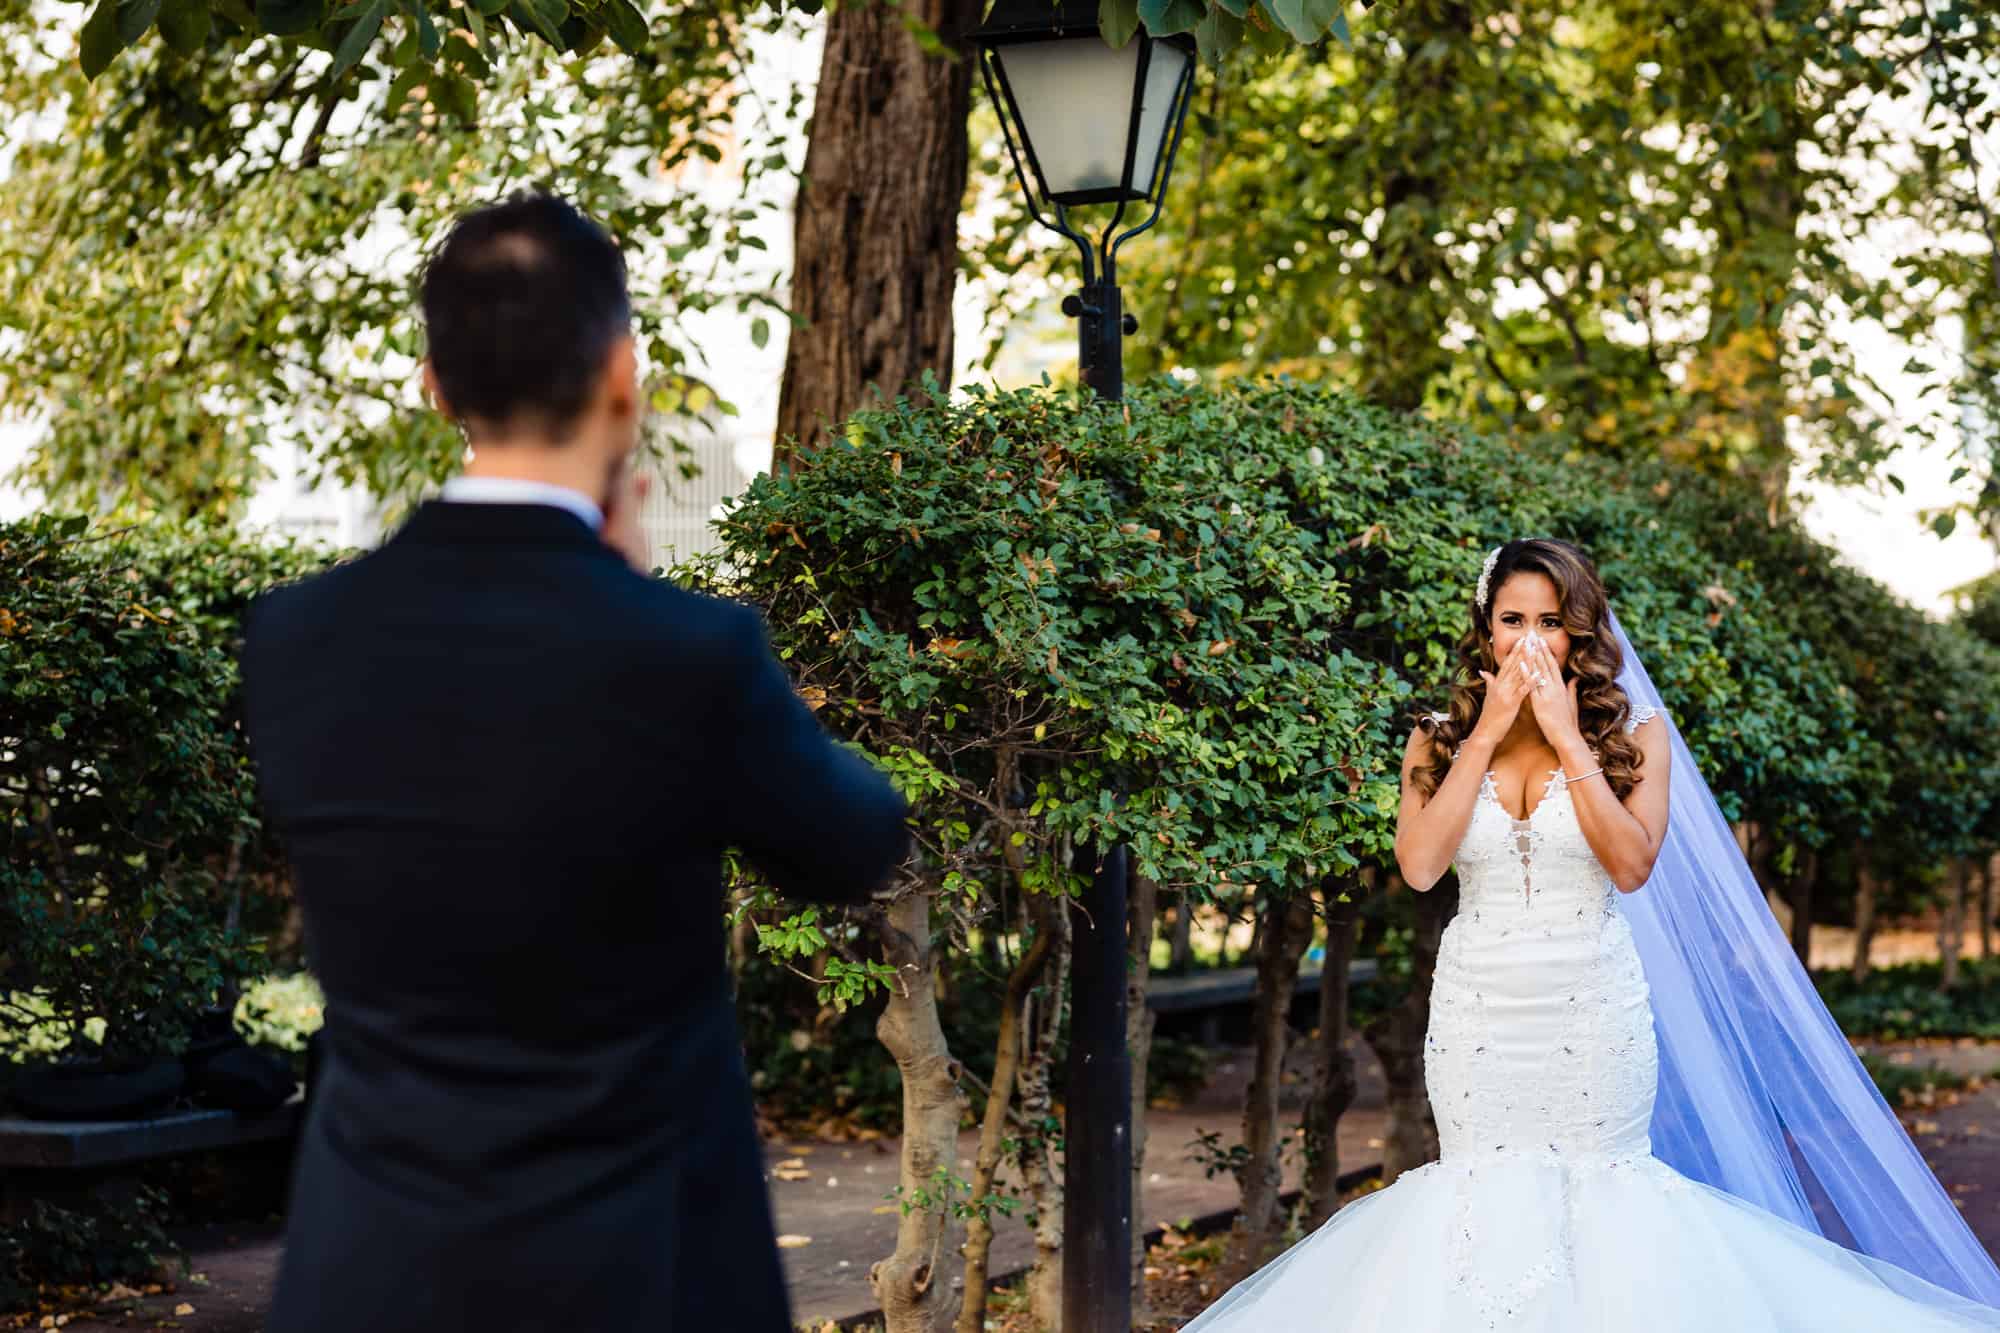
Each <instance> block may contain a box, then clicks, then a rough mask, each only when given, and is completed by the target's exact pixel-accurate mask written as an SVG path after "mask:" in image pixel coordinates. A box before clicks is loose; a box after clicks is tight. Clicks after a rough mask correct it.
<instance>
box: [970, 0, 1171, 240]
mask: <svg viewBox="0 0 2000 1333" xmlns="http://www.w3.org/2000/svg"><path fill="white" fill-rule="evenodd" d="M971 40H972V41H973V42H974V43H975V44H976V45H977V46H978V47H979V53H980V68H981V71H982V73H983V74H984V76H985V79H986V88H987V91H988V93H989V94H990V95H991V96H992V98H993V104H994V107H995V108H996V110H997V111H998V112H999V115H1000V119H1001V124H1002V128H1003V130H1004V131H1005V133H1006V135H1007V139H1008V147H1009V149H1010V150H1012V151H1013V152H1014V156H1015V168H1016V170H1017V171H1019V173H1020V175H1021V178H1022V180H1021V185H1022V188H1023V189H1025V190H1027V191H1028V193H1029V197H1030V198H1031V199H1032V198H1033V197H1034V196H1035V195H1037V194H1039V195H1040V196H1041V198H1042V199H1043V201H1045V202H1046V203H1048V204H1049V205H1051V206H1053V207H1056V208H1059V209H1060V208H1067V207H1072V206H1074V205H1077V204H1107V203H1108V204H1129V203H1139V202H1147V203H1152V204H1153V205H1154V206H1155V207H1157V206H1158V203H1159V198H1160V196H1161V195H1162V194H1164V193H1165V192H1166V186H1167V174H1168V172H1169V171H1170V170H1171V168H1172V147H1173V145H1174V143H1175V142H1176V141H1177V139H1178V137H1179V131H1180V123H1181V119H1182V117H1183V115H1184V114H1185V112H1186V105H1187V96H1188V91H1189V88H1190V87H1191V85H1192V83H1193V78H1194V60H1195V45H1194V40H1193V39H1192V38H1191V37H1188V36H1185V35H1182V36H1175V37H1153V36H1151V35H1149V34H1148V33H1146V32H1145V31H1144V30H1141V31H1140V32H1139V33H1138V34H1137V35H1135V36H1134V37H1133V38H1132V39H1131V40H1130V41H1128V42H1126V43H1125V45H1123V46H1122V47H1113V46H1112V45H1111V44H1110V43H1108V42H1106V41H1105V40H1104V36H1103V33H1102V31H1101V30H1100V28H1099V27H1098V3H1097V0H997V3H995V5H994V6H993V12H992V14H991V15H990V17H989V18H988V19H987V21H986V23H985V25H984V26H983V27H981V28H979V29H978V30H977V31H976V32H974V33H972V34H971ZM1024 159H1025V160H1024Z"/></svg>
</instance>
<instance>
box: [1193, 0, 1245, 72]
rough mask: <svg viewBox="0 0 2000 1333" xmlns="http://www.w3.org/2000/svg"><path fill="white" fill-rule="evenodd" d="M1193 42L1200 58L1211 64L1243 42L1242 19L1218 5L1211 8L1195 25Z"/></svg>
mask: <svg viewBox="0 0 2000 1333" xmlns="http://www.w3.org/2000/svg"><path fill="white" fill-rule="evenodd" d="M1194 42H1195V46H1196V47H1197V48H1198V49H1199V50H1200V52H1201V58H1202V59H1203V60H1206V61H1208V62H1210V63H1211V64H1213V63H1214V62H1215V61H1218V60H1220V59H1222V57H1224V56H1226V55H1228V54H1229V53H1230V52H1231V51H1234V50H1235V49H1236V48H1237V47H1239V46H1241V45H1242V44H1243V20H1242V19H1240V18H1237V17H1236V16H1235V15H1233V14H1229V13H1225V12H1224V11H1223V10H1222V8H1221V7H1220V6H1218V7H1216V8H1214V9H1211V10H1209V11H1208V13H1207V14H1205V15H1203V16H1202V20H1201V22H1200V23H1199V24H1197V25H1196V27H1195V30H1194Z"/></svg>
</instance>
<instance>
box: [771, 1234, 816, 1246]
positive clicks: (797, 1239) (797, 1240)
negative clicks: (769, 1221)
mask: <svg viewBox="0 0 2000 1333" xmlns="http://www.w3.org/2000/svg"><path fill="white" fill-rule="evenodd" d="M812 1243H813V1238H812V1237H811V1236H793V1235H789V1234H787V1235H783V1236H780V1237H778V1248H779V1249H781V1250H796V1249H800V1248H802V1247H804V1246H807V1245H810V1244H812Z"/></svg>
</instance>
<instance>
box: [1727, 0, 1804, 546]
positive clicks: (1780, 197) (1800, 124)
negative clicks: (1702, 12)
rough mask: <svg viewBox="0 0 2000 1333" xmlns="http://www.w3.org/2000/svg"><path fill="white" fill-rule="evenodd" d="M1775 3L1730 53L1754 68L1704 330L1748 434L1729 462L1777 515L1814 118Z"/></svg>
mask: <svg viewBox="0 0 2000 1333" xmlns="http://www.w3.org/2000/svg"><path fill="white" fill-rule="evenodd" d="M1777 9H1778V6H1777V0H1758V3H1757V5H1756V13H1757V14H1758V16H1759V21H1757V22H1755V23H1753V24H1751V25H1748V31H1749V33H1750V34H1752V43H1751V44H1745V45H1744V46H1742V47H1741V48H1740V49H1739V50H1738V51H1737V52H1735V53H1734V54H1735V55H1736V57H1737V58H1738V59H1739V60H1740V61H1741V62H1742V63H1741V65H1740V66H1739V67H1738V71H1737V72H1738V74H1739V75H1740V76H1741V77H1744V78H1745V79H1746V80H1747V79H1749V78H1751V77H1753V76H1761V77H1759V78H1758V80H1757V84H1756V87H1755V91H1752V92H1749V93H1748V100H1747V101H1746V110H1747V112H1748V114H1746V115H1744V116H1743V117H1742V118H1741V120H1740V122H1739V123H1738V125H1737V126H1736V127H1735V128H1734V129H1733V131H1732V132H1731V133H1730V134H1729V135H1728V136H1727V138H1726V139H1725V141H1724V143H1725V147H1724V152H1723V159H1724V161H1725V162H1726V164H1727V170H1728V176H1727V180H1726V183H1724V184H1723V185H1722V187H1721V188H1720V189H1719V190H1718V191H1717V195H1716V203H1717V205H1718V206H1717V207H1716V209H1715V210H1714V214H1713V224H1714V230H1715V236H1716V245H1715V249H1714V256H1715V258H1714V262H1713V267H1712V269H1711V273H1710V283H1709V318H1708V327H1709V333H1708V335H1707V341H1708V344H1709V347H1710V348H1711V350H1712V352H1713V354H1714V355H1715V356H1716V357H1717V359H1718V365H1717V367H1716V370H1717V373H1718V374H1719V375H1726V378H1727V380H1728V382H1729V383H1730V384H1731V385H1732V386H1733V388H1732V391H1731V395H1730V401H1731V402H1732V403H1733V404H1734V405H1735V406H1734V408H1733V412H1732V415H1734V416H1736V417H1738V418H1739V419H1740V420H1741V424H1742V425H1743V426H1745V427H1747V431H1748V434H1749V435H1750V437H1751V438H1750V440H1748V441H1745V442H1740V443H1738V444H1737V445H1736V452H1737V454H1738V455H1739V456H1737V457H1735V458H1732V459H1728V460H1726V461H1727V462H1728V463H1729V465H1730V466H1731V467H1733V468H1734V469H1735V470H1737V471H1738V472H1739V473H1742V474H1745V475H1747V476H1750V477H1752V478H1754V479H1755V481H1756V482H1757V484H1758V486H1759V488H1760V489H1761V490H1762V491H1763V493H1764V499H1765V505H1766V512H1767V514H1768V515H1769V518H1770V521H1772V522H1774V523H1775V522H1777V521H1778V520H1779V519H1781V518H1782V517H1784V516H1785V515H1786V514H1788V513H1789V512H1790V510H1791V500H1790V494H1789V491H1790V484H1791V466H1792V450H1791V441H1790V438H1789V434H1788V430H1787V425H1788V421H1789V419H1790V418H1791V417H1792V416H1793V415H1795V414H1796V411H1797V409H1796V407H1795V406H1794V404H1793V402H1792V398H1791V393H1790V384H1789V380H1788V375H1787V368H1786V364H1785V362H1786V354H1787V351H1788V350H1789V347H1790V339H1789V338H1788V336H1787V333H1786V329H1785V319H1786V314H1787V312H1788V311H1789V310H1790V308H1791V305H1792V299H1791V298H1792V296H1793V294H1794V293H1793V289H1794V284H1795V281H1796V278H1797V273H1798V255H1799V239H1798V231H1799V217H1800V214H1801V212H1802V211H1803V209H1804V207H1805V203H1806V189H1805V186H1806V183H1807V182H1806V177H1805V174H1804V172H1803V170H1802V169H1801V168H1800V166H1799V143H1800V140H1801V139H1802V138H1804V137H1805V136H1806V134H1807V132H1808V130H1809V128H1810V117H1811V113H1810V111H1807V110H1804V109H1802V108H1801V107H1800V105H1799V97H1798V87H1799V83H1800V81H1801V80H1802V79H1803V78H1804V77H1805V68H1804V53H1805V52H1806V51H1807V50H1808V49H1809V48H1807V46H1806V45H1805V44H1804V43H1803V42H1802V41H1800V40H1798V39H1797V38H1796V37H1795V36H1793V35H1791V34H1786V35H1783V36H1780V35H1779V34H1780V32H1781V31H1782V29H1783V26H1784V25H1783V22H1782V20H1779V19H1778V18H1777ZM1760 104H1761V111H1760V109H1759V108H1760ZM1718 461H1725V460H1718Z"/></svg>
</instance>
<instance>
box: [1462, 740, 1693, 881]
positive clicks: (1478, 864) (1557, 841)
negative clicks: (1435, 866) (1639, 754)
mask: <svg viewBox="0 0 2000 1333" xmlns="http://www.w3.org/2000/svg"><path fill="white" fill-rule="evenodd" d="M1657 711H1658V710H1656V709H1654V708H1653V707H1651V706H1650V705H1647V704H1634V705H1633V706H1632V711H1631V715H1630V716H1629V717H1627V718H1626V720H1625V730H1626V731H1627V732H1628V733H1630V732H1633V731H1636V730H1638V728H1639V727H1641V726H1643V725H1644V724H1645V723H1646V722H1647V721H1649V720H1650V719H1651V718H1652V717H1653V716H1654V714H1655V713H1656V712H1657ZM1431 716H1432V717H1433V718H1434V719H1437V720H1440V721H1443V720H1448V719H1449V717H1450V714H1448V713H1433V714H1431ZM1456 756H1457V751H1453V757H1454V758H1455V757H1456ZM1452 862H1453V864H1454V865H1455V866H1456V867H1457V869H1458V881H1459V910H1460V911H1461V912H1464V911H1467V910H1468V909H1479V908H1486V907H1496V908H1502V909H1506V908H1523V909H1529V908H1533V907H1534V906H1535V905H1536V904H1537V903H1538V902H1539V903H1540V904H1541V905H1542V906H1543V907H1544V908H1545V909H1547V910H1548V911H1551V912H1553V911H1557V910H1560V908H1561V907H1563V906H1569V907H1586V906H1590V905H1592V904H1594V903H1596V902H1600V901H1602V900H1603V899H1604V898H1605V897H1606V895H1607V894H1610V893H1612V892H1614V891H1615V889H1616V885H1614V884H1613V883H1612V882H1611V879H1610V877H1609V876H1608V875H1606V874H1605V873H1604V868H1603V866H1602V865H1600V864H1599V862H1598V860H1597V855H1596V853H1594V852H1592V851H1591V850H1590V844H1589V842H1587V841H1586V840H1585V839H1584V836H1583V829H1582V827H1581V826H1580V825H1579V824H1578V823H1577V819H1576V806H1575V805H1574V804H1573V803H1572V802H1571V801H1570V799H1569V779H1568V775H1567V774H1565V773H1564V772H1563V771H1562V769H1561V768H1555V769H1552V770H1550V772H1549V776H1548V780H1547V781H1546V782H1545V783H1543V785H1542V794H1541V798H1540V799H1539V800H1538V801H1536V802H1535V803H1534V804H1533V805H1532V806H1530V808H1529V809H1528V813H1527V817H1526V818H1524V819H1516V818H1514V817H1513V816H1512V815H1510V814H1509V813H1508V812H1507V808H1506V806H1504V805H1503V804H1502V803H1501V801H1500V795H1499V791H1498V789H1497V788H1496V787H1495V785H1494V782H1493V771H1492V770H1491V769H1488V770H1487V771H1486V773H1485V774H1484V775H1482V777H1481V778H1480V783H1479V798H1478V800H1477V802H1476V803H1475V804H1474V806H1473V810H1472V819H1471V820H1470V822H1468V823H1467V825H1466V828H1465V836H1464V838H1463V839H1461V840H1460V842H1459V845H1458V850H1457V851H1456V852H1455V853H1454V854H1453V857H1452Z"/></svg>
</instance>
